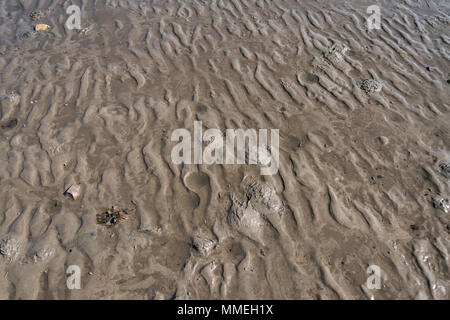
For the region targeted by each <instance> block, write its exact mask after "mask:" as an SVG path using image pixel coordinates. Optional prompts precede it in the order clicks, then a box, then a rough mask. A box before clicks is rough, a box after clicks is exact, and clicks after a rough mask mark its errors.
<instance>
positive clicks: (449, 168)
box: [439, 163, 450, 178]
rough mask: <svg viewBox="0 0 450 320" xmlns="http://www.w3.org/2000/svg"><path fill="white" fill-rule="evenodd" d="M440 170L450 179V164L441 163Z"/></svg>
mask: <svg viewBox="0 0 450 320" xmlns="http://www.w3.org/2000/svg"><path fill="white" fill-rule="evenodd" d="M439 169H441V173H442V175H444V176H445V177H446V178H450V163H441V164H440V165H439Z"/></svg>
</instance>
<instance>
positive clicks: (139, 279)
mask: <svg viewBox="0 0 450 320" xmlns="http://www.w3.org/2000/svg"><path fill="white" fill-rule="evenodd" d="M373 2H374V1H365V0H358V1H321V0H319V1H312V0H305V1H294V0H278V1H275V0H220V1H217V0H211V1H205V0H192V1H173V0H170V1H165V0H164V1H163V0H161V1H157V0H155V1H150V0H149V1H137V0H135V1H132V0H128V1H126V0H89V1H84V0H83V1H75V0H74V1H57V0H40V1H37V0H35V1H33V0H18V1H16V0H2V1H0V83H1V86H0V116H1V118H0V151H1V152H0V298H1V299H257V298H261V299H449V298H450V294H449V290H450V276H449V275H450V274H449V250H450V239H449V222H450V219H449V215H450V202H449V201H450V200H449V199H450V184H449V178H450V153H449V152H450V150H449V148H450V134H449V129H450V125H449V123H450V117H449V111H450V103H449V92H450V91H449V82H450V80H449V79H450V77H449V72H450V69H449V60H450V52H449V44H450V35H449V30H450V26H449V15H450V7H449V3H448V2H447V1H439V0H420V1H414V0H404V1H376V2H377V3H376V4H378V5H379V6H380V8H381V29H380V30H377V29H373V30H368V28H367V24H366V18H367V17H368V16H369V14H368V13H367V12H366V9H367V7H368V6H370V5H372V4H374V3H373ZM71 4H78V5H80V7H81V25H82V28H83V30H81V31H78V30H68V29H66V28H65V22H66V20H67V19H68V17H69V15H68V14H66V8H67V7H68V6H69V5H71ZM37 10H40V11H39V14H37V15H36V14H34V15H31V16H30V14H31V13H32V12H33V11H35V12H36V11H37ZM37 23H45V24H48V25H49V26H50V27H51V30H50V31H47V32H34V31H33V30H34V27H35V25H36V24H37ZM380 89H381V90H380ZM194 121H202V124H203V127H204V129H205V130H206V129H208V128H217V129H220V130H221V131H225V129H237V128H242V129H244V130H246V129H250V128H255V129H279V133H280V165H279V171H278V172H277V174H275V175H272V176H270V175H269V176H261V175H260V172H259V169H260V168H259V166H257V165H220V164H212V165H206V164H201V165H194V164H189V165H188V164H183V165H176V164H174V163H173V162H172V160H171V151H172V148H173V147H174V145H175V144H176V143H174V142H172V141H171V134H172V132H173V131H174V130H175V129H177V128H186V129H188V130H190V131H192V130H193V126H194ZM72 185H80V187H81V188H80V190H81V191H80V195H79V197H78V198H77V199H76V200H73V199H72V198H71V197H70V195H67V194H64V192H65V191H66V190H67V189H68V188H69V187H70V186H72ZM112 206H115V207H116V208H118V209H120V210H122V209H129V210H130V212H131V214H130V217H129V219H127V220H125V221H123V222H121V223H119V224H117V225H114V226H112V227H106V226H104V225H101V224H97V223H96V215H97V214H98V213H102V212H104V211H105V210H106V209H107V208H111V207H112ZM72 265H76V266H79V267H80V270H81V288H80V289H79V290H69V289H68V288H67V286H66V280H67V277H68V275H67V274H66V270H67V268H68V267H69V266H72ZM373 265H375V266H378V267H379V268H380V270H381V288H380V289H374V288H369V287H368V285H367V278H368V277H369V276H370V275H371V274H370V273H368V272H367V268H368V267H369V266H373Z"/></svg>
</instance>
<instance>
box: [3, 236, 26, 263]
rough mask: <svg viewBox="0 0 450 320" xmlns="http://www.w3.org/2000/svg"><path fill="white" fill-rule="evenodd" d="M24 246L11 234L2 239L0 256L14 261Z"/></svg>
mask: <svg viewBox="0 0 450 320" xmlns="http://www.w3.org/2000/svg"><path fill="white" fill-rule="evenodd" d="M22 246H23V243H22V241H20V240H19V239H18V238H16V237H14V236H12V235H11V234H7V235H5V236H3V237H2V238H0V255H2V256H5V257H6V258H8V259H10V260H14V259H15V258H16V257H17V256H18V255H19V253H20V250H21V248H22Z"/></svg>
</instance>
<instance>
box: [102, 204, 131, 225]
mask: <svg viewBox="0 0 450 320" xmlns="http://www.w3.org/2000/svg"><path fill="white" fill-rule="evenodd" d="M129 217H130V212H129V211H128V210H126V209H125V210H119V209H116V208H114V207H111V209H108V210H106V211H105V212H102V213H98V214H97V224H103V225H105V226H108V227H111V226H114V225H116V224H118V223H119V222H122V221H125V220H128V218H129Z"/></svg>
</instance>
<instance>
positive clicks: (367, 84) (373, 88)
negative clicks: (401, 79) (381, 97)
mask: <svg viewBox="0 0 450 320" xmlns="http://www.w3.org/2000/svg"><path fill="white" fill-rule="evenodd" d="M382 87H383V84H382V83H381V82H380V81H377V80H373V79H363V80H361V82H360V83H359V88H360V89H361V90H364V91H365V92H366V93H374V92H380V91H381V88H382Z"/></svg>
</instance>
